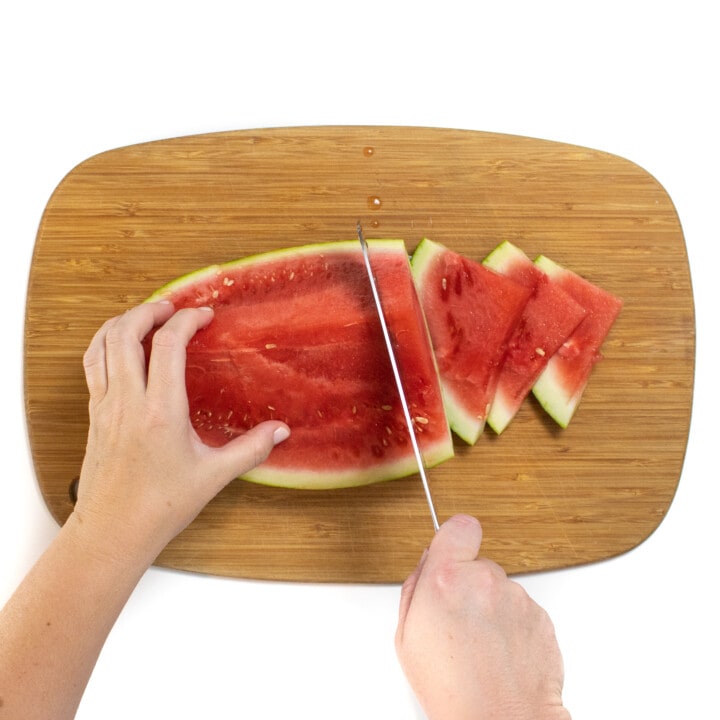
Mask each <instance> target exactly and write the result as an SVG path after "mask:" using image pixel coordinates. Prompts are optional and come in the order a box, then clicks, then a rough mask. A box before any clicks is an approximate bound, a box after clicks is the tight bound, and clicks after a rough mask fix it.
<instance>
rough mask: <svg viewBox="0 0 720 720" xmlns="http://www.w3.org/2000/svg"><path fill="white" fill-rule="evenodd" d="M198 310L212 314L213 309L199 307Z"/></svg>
mask: <svg viewBox="0 0 720 720" xmlns="http://www.w3.org/2000/svg"><path fill="white" fill-rule="evenodd" d="M198 310H204V311H205V312H212V311H213V309H212V308H211V307H207V306H206V305H203V306H202V307H199V308H198Z"/></svg>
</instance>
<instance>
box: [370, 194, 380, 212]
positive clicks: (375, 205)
mask: <svg viewBox="0 0 720 720" xmlns="http://www.w3.org/2000/svg"><path fill="white" fill-rule="evenodd" d="M368 207H369V208H370V209H371V210H379V209H380V208H381V207H382V200H381V199H380V198H379V197H378V196H377V195H370V197H369V198H368Z"/></svg>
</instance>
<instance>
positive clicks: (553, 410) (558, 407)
mask: <svg viewBox="0 0 720 720" xmlns="http://www.w3.org/2000/svg"><path fill="white" fill-rule="evenodd" d="M557 364H558V363H557V359H556V358H550V361H549V362H548V364H547V365H546V366H545V369H544V370H543V371H542V373H540V376H539V377H538V379H537V380H536V381H535V384H534V385H533V389H532V393H533V395H534V396H535V398H536V399H537V401H538V402H539V403H540V405H541V406H542V407H543V409H544V410H545V412H547V414H548V415H550V417H551V418H552V419H553V420H554V421H555V422H556V423H557V424H558V425H559V426H560V427H561V428H567V426H568V425H569V424H570V420H572V416H573V415H574V414H575V410H577V406H578V405H579V403H580V398H581V397H582V393H583V391H584V389H585V385H583V386H582V388H581V389H580V392H578V393H575V395H573V396H569V395H568V394H567V393H565V392H563V391H562V390H561V389H560V382H559V380H558V375H557Z"/></svg>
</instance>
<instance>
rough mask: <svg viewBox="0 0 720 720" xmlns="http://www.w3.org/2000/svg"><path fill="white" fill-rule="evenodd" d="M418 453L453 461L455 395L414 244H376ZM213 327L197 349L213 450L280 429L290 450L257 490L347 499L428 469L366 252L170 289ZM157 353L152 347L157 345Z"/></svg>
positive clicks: (202, 429)
mask: <svg viewBox="0 0 720 720" xmlns="http://www.w3.org/2000/svg"><path fill="white" fill-rule="evenodd" d="M369 246H370V257H371V262H372V266H373V271H374V274H375V277H376V281H377V285H378V291H379V294H380V297H381V300H382V302H383V307H384V310H385V315H386V320H387V324H388V328H389V330H390V333H391V336H392V338H393V341H394V345H395V349H396V354H397V361H398V365H399V368H400V371H401V374H402V377H403V382H404V387H405V393H406V395H407V398H408V403H409V406H410V412H411V416H412V417H413V420H414V427H415V430H416V433H417V437H418V444H419V446H420V449H421V452H422V453H423V457H424V460H425V463H426V465H427V466H428V467H430V466H433V465H435V464H437V463H439V462H442V461H443V460H446V459H447V458H449V457H451V456H452V455H453V446H452V437H451V435H450V431H449V428H448V423H447V419H446V415H445V412H444V406H443V401H442V393H441V388H440V383H439V379H438V374H437V369H436V365H435V360H434V357H433V353H432V347H431V344H430V339H429V337H428V333H427V326H426V324H425V319H424V317H423V314H422V310H421V308H420V304H419V302H418V298H417V295H416V292H415V287H414V284H413V279H412V275H411V272H410V264H409V261H408V256H407V252H406V249H405V244H404V243H403V242H402V241H401V240H372V241H369ZM160 298H167V299H170V300H172V302H173V303H174V304H175V306H176V307H177V308H181V307H199V306H203V305H206V306H210V307H212V308H213V309H214V311H215V312H214V319H213V321H212V323H210V325H209V326H208V327H207V328H205V329H203V330H201V331H200V332H198V333H197V334H196V335H195V337H194V338H193V339H192V340H191V341H190V343H189V345H188V349H187V371H186V383H187V390H188V401H189V405H190V417H191V421H192V424H193V426H194V428H195V430H196V431H197V433H198V435H199V436H200V437H201V439H202V440H203V441H204V442H205V443H207V444H208V445H212V446H219V445H222V444H224V443H226V442H228V441H229V440H231V439H232V438H234V437H237V436H239V435H242V434H243V433H244V432H246V431H247V430H248V429H249V428H250V427H252V426H254V425H256V424H257V423H259V422H261V421H263V420H268V419H278V420H282V421H284V422H286V423H287V424H288V425H289V426H290V428H291V430H292V433H291V436H290V438H289V439H288V440H286V441H285V442H283V443H281V444H280V445H278V446H277V447H276V448H275V449H274V450H273V452H272V453H271V455H270V457H269V458H268V459H267V460H266V461H265V462H264V463H263V464H262V465H260V466H259V467H257V468H255V469H254V470H252V471H250V472H249V473H248V474H247V475H246V476H245V477H246V479H248V480H251V481H254V482H258V483H263V484H268V485H277V486H285V487H296V488H312V489H320V488H337V487H351V486H355V485H363V484H368V483H372V482H377V481H381V480H389V479H393V478H397V477H402V476H404V475H408V474H411V473H413V472H416V470H417V466H416V463H415V459H414V454H413V450H412V446H411V443H410V440H409V437H408V432H407V428H406V425H405V420H404V417H403V413H402V408H401V406H400V401H399V397H398V394H397V390H396V388H395V383H394V379H393V375H392V370H391V367H390V363H389V360H388V358H387V351H386V348H385V344H384V340H383V336H382V332H381V327H380V323H379V319H378V316H377V312H376V310H375V306H374V304H373V300H372V296H371V291H370V285H369V281H368V277H367V273H366V270H365V266H364V261H363V257H362V254H361V250H360V247H359V245H358V243H357V242H356V241H348V242H337V243H322V244H315V245H308V246H304V247H300V248H289V249H286V250H278V251H276V252H271V253H266V254H263V255H256V256H252V257H248V258H244V259H242V260H238V261H235V262H231V263H227V264H225V265H217V266H212V267H209V268H205V269H203V270H200V271H198V272H195V273H192V274H190V275H187V276H185V277H183V278H180V279H178V280H176V281H174V282H172V283H170V284H168V285H166V286H165V287H163V288H161V289H160V290H158V291H157V292H156V293H155V294H154V295H153V296H152V297H151V298H150V300H157V299H160ZM147 347H148V348H149V342H148V343H147Z"/></svg>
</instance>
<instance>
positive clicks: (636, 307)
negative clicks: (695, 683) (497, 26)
mask: <svg viewBox="0 0 720 720" xmlns="http://www.w3.org/2000/svg"><path fill="white" fill-rule="evenodd" d="M358 219H360V220H362V222H363V225H364V227H365V234H366V236H369V237H386V238H388V237H392V238H402V239H404V240H405V241H406V242H407V244H408V247H409V248H410V249H411V250H412V249H413V248H414V247H415V246H416V245H417V243H418V242H419V240H420V239H421V238H422V237H423V236H428V237H430V238H432V239H433V240H436V241H438V242H441V243H444V244H446V245H448V246H449V247H451V248H453V249H455V250H457V251H459V252H462V253H465V254H467V255H469V256H470V257H473V258H475V259H477V260H481V259H482V258H483V257H484V256H485V255H486V254H487V253H488V252H489V251H490V250H492V248H493V247H495V245H497V244H498V243H499V242H500V241H502V240H511V241H512V242H514V243H515V244H517V245H518V246H519V247H521V248H522V249H524V250H525V251H526V252H527V253H528V254H529V255H530V256H531V257H534V256H535V255H537V254H539V253H544V254H546V255H548V256H550V257H551V258H552V259H554V260H555V261H557V262H559V263H561V264H563V265H566V266H567V267H569V268H571V269H573V270H575V271H576V272H578V273H580V274H581V275H583V276H585V277H587V278H588V279H590V280H591V281H593V282H596V283H598V284H599V285H601V286H602V287H604V288H605V289H607V290H609V291H610V292H612V293H615V294H617V295H619V296H620V297H622V298H623V300H624V302H625V305H624V308H623V311H622V313H621V315H620V317H619V319H618V321H617V322H616V324H615V326H614V328H613V330H612V331H611V334H610V336H609V338H608V340H607V341H606V343H605V345H604V348H603V351H604V356H605V357H604V359H603V360H602V361H601V362H600V363H599V364H598V365H597V366H596V368H595V370H594V372H593V375H592V377H591V379H590V383H589V386H588V389H587V390H586V393H585V397H584V399H583V402H582V404H581V406H580V408H579V410H578V412H577V414H576V416H575V418H574V419H573V421H572V423H571V424H570V427H569V428H568V429H567V430H561V429H559V428H558V427H556V426H555V424H554V423H553V422H552V420H550V418H549V417H547V416H546V415H545V414H544V412H543V411H542V409H541V408H540V407H539V405H538V404H537V402H535V401H534V400H533V399H529V400H527V401H526V402H525V404H524V406H523V408H522V409H521V411H520V413H519V414H518V416H517V417H516V418H515V420H514V421H513V423H512V424H511V425H510V427H509V428H508V429H507V430H506V431H505V433H504V434H503V435H502V436H500V437H496V436H495V435H494V434H493V433H492V431H491V430H490V429H489V428H488V429H486V431H485V433H484V435H483V436H482V437H481V438H480V440H479V442H478V443H477V445H475V446H474V447H467V446H465V445H464V443H462V441H459V440H458V441H456V451H457V454H456V457H455V458H454V459H453V460H451V461H449V462H447V463H445V464H444V465H442V466H441V467H438V468H435V469H433V470H431V471H430V473H429V478H430V484H431V486H432V490H433V494H434V497H435V501H436V505H437V510H438V514H439V516H440V519H441V520H442V519H444V518H447V517H448V516H450V515H452V514H454V513H457V512H467V513H472V514H475V515H477V516H478V517H479V518H481V520H482V522H483V525H484V531H485V538H484V544H483V552H484V553H485V554H487V555H488V556H489V557H491V558H493V559H494V560H496V561H497V562H499V563H501V564H502V565H503V566H504V567H505V568H506V570H507V571H508V572H510V573H517V572H527V571H535V570H542V569H549V568H559V567H566V566H571V565H576V564H581V563H587V562H591V561H595V560H599V559H602V558H607V557H611V556H614V555H617V554H620V553H622V552H625V551H627V550H629V549H631V548H633V547H635V546H636V545H638V544H639V543H640V542H642V541H643V540H644V539H645V538H647V537H648V536H649V535H650V534H651V533H652V532H653V530H654V529H655V528H656V527H657V526H658V524H659V523H660V522H661V521H662V519H663V517H664V516H665V514H666V513H667V511H668V509H669V507H670V504H671V501H672V498H673V495H674V493H675V489H676V487H677V483H678V481H679V477H680V472H681V468H682V463H683V458H684V454H685V448H686V443H687V436H688V429H689V421H690V410H691V403H692V390H693V368H694V355H695V336H694V333H695V323H694V309H693V299H692V289H691V283H690V276H689V269H688V262H687V257H686V252H685V245H684V240H683V234H682V230H681V227H680V222H679V220H678V217H677V214H676V212H675V209H674V207H673V204H672V202H671V200H670V198H669V197H668V195H667V193H666V192H665V190H664V189H663V188H662V186H661V185H660V184H659V183H658V182H657V181H656V180H655V179H654V178H653V177H651V176H650V175H649V174H648V173H647V172H645V171H644V170H643V169H641V168H639V167H638V166H637V165H635V164H633V163H632V162H629V161H628V160H625V159H622V158H619V157H616V156H613V155H610V154H607V153H604V152H599V151H596V150H590V149H586V148H581V147H576V146H570V145H564V144H559V143H551V142H547V141H540V140H534V139H530V138H522V137H514V136H507V135H498V134H491V133H482V132H475V131H461V130H446V129H433V128H410V127H307V128H284V129H266V130H255V131H237V132H227V133H219V134H209V135H199V136H192V137H184V138H178V139H172V140H166V141H160V142H152V143H147V144H142V145H136V146H132V147H126V148H121V149H117V150H111V151H109V152H106V153H102V154H100V155H97V156H95V157H92V158H90V159H88V160H86V161H85V162H83V163H81V164H80V165H78V166H77V167H76V168H75V169H73V170H72V171H71V172H70V173H69V174H68V175H67V176H66V177H65V178H64V179H63V180H62V182H61V183H60V185H59V186H58V188H57V189H56V191H55V192H54V194H53V195H52V197H51V198H50V200H49V202H48V204H47V208H46V210H45V213H44V215H43V218H42V222H41V224H40V228H39V231H38V236H37V241H36V246H35V252H34V258H33V263H32V269H31V274H30V279H29V287H28V298H27V309H26V324H25V378H24V382H25V403H26V412H27V420H28V430H29V436H30V445H31V449H32V454H33V460H34V464H35V470H36V474H37V478H38V482H39V484H40V488H41V491H42V494H43V497H44V498H45V500H46V502H47V505H48V507H49V509H50V511H51V512H52V514H53V516H54V517H55V518H56V519H57V520H58V522H60V523H62V522H64V520H65V519H66V518H67V516H68V515H69V513H70V512H71V511H72V502H71V498H70V493H69V490H68V488H69V486H70V484H71V482H72V481H73V479H74V478H76V477H77V476H78V474H79V471H80V465H81V462H82V458H83V452H84V447H85V440H86V434H87V422H88V421H87V391H86V388H85V383H84V377H83V370H82V354H83V352H84V350H85V347H86V346H87V344H88V342H89V341H90V339H91V337H92V335H93V334H94V332H95V331H96V330H97V328H98V327H99V326H100V325H101V324H102V322H103V321H104V320H105V319H107V318H108V317H111V316H113V315H116V314H119V313H121V312H123V311H124V310H126V309H127V308H128V307H130V306H132V305H135V304H136V303H138V302H140V301H142V300H143V299H145V298H146V297H147V296H149V295H150V294H151V293H152V292H153V291H154V290H155V289H156V288H158V287H159V286H161V285H163V284H164V283H166V282H167V281H169V280H171V279H173V278H175V277H177V276H179V275H182V274H184V273H187V272H189V271H192V270H195V269H198V268H200V267H204V266H206V265H210V264H213V263H221V262H225V261H228V260H233V259H236V258H239V257H242V256H245V255H248V254H251V253H255V252H259V251H265V250H268V249H272V248H279V247H287V246H293V245H300V244H306V243H308V242H317V241H331V240H340V239H350V238H352V237H354V229H355V223H356V221H357V220H358ZM431 537H432V525H431V522H430V517H429V514H428V510H427V507H426V505H425V500H424V496H423V492H422V488H421V485H420V481H419V478H418V476H417V475H416V476H413V477H410V478H406V479H402V480H396V481H392V482H388V483H381V484H376V485H371V486H368V487H364V488H355V489H350V490H336V491H293V490H283V489H276V488H268V487H262V486H257V485H253V484H250V483H247V482H243V481H236V482H233V483H231V484H230V485H229V486H228V487H227V488H226V489H225V490H224V491H223V492H221V493H220V495H219V496H218V497H217V498H216V499H215V500H214V501H213V502H211V503H210V504H209V505H208V506H207V508H206V509H205V510H204V511H203V512H202V513H201V514H200V516H199V517H198V518H197V520H196V521H195V522H194V523H193V524H192V525H191V526H190V527H189V528H188V529H187V530H186V531H185V532H183V533H182V534H181V535H180V536H179V537H178V538H176V539H175V540H174V541H173V542H172V543H171V544H170V545H169V546H168V548H167V549H166V550H165V551H164V552H163V553H162V554H161V556H160V557H159V558H158V561H157V563H158V564H159V565H163V566H167V567H173V568H180V569H185V570H191V571H199V572H206V573H212V574H218V575H229V576H237V577H248V578H264V579H287V580H305V581H333V582H397V581H401V580H403V579H404V578H405V576H406V575H407V574H408V573H409V572H410V571H411V569H412V568H413V567H414V566H415V564H416V563H417V560H418V558H419V556H420V553H421V551H422V549H423V548H424V547H425V546H426V545H427V544H428V542H429V541H430V539H431Z"/></svg>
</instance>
